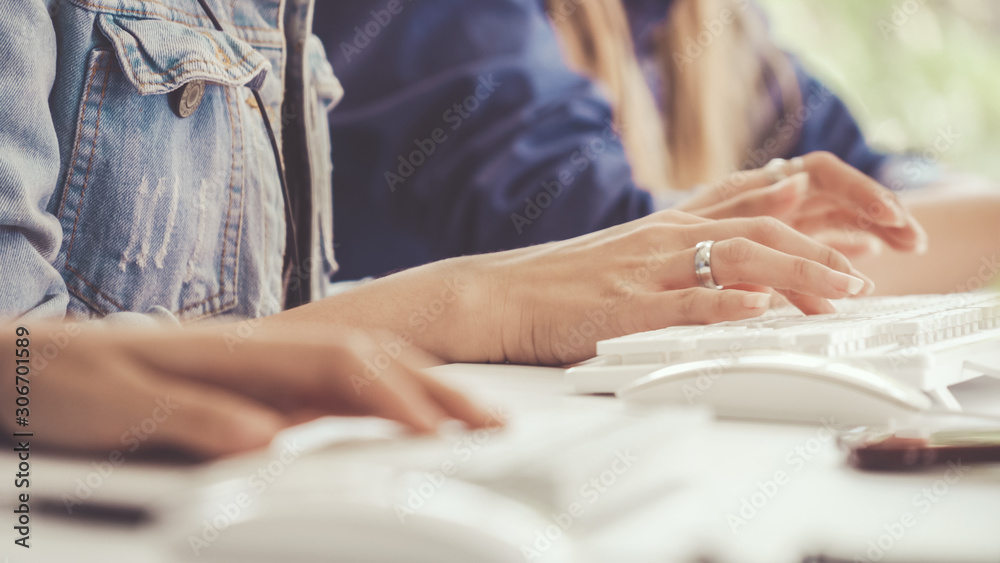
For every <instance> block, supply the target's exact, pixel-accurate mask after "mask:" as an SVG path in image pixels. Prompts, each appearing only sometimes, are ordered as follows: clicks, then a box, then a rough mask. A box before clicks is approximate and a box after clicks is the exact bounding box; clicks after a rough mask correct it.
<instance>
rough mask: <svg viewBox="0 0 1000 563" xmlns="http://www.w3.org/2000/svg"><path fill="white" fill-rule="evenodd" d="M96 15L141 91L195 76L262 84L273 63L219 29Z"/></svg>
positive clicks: (168, 87) (167, 87) (161, 90)
mask: <svg viewBox="0 0 1000 563" xmlns="http://www.w3.org/2000/svg"><path fill="white" fill-rule="evenodd" d="M97 21H98V26H99V27H100V29H101V32H102V33H104V35H105V36H107V38H108V39H109V40H110V41H111V43H112V44H113V45H114V50H115V54H116V56H117V57H118V62H119V64H121V67H122V70H123V71H124V72H125V76H126V77H128V80H129V82H131V83H132V84H133V85H134V86H135V88H136V90H138V92H139V93H140V94H142V95H147V94H164V93H167V92H170V91H172V90H176V89H177V88H178V87H180V86H182V85H183V84H185V83H187V82H190V81H192V80H206V81H209V82H215V83H219V84H225V85H228V86H249V87H251V88H253V89H258V88H259V87H260V86H261V85H262V84H263V82H264V79H265V77H266V75H267V71H268V70H269V69H270V67H271V65H270V63H269V62H268V61H267V59H266V58H265V57H264V55H262V54H260V53H259V52H258V51H257V50H255V49H254V48H253V47H252V46H250V44H248V43H246V42H245V41H242V40H241V39H239V38H237V37H233V36H232V35H230V34H228V33H224V32H221V31H215V30H211V29H204V28H192V27H188V26H186V25H182V24H179V23H174V22H169V21H165V20H156V19H131V18H124V17H120V16H114V15H109V14H103V15H101V16H98V19H97Z"/></svg>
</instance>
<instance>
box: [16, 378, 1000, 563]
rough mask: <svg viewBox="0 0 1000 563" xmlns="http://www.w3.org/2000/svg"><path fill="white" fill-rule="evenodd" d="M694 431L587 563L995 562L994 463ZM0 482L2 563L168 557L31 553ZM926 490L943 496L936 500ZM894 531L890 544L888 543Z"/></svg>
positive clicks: (149, 540)
mask: <svg viewBox="0 0 1000 563" xmlns="http://www.w3.org/2000/svg"><path fill="white" fill-rule="evenodd" d="M437 373H438V374H439V375H440V376H442V377H443V378H444V379H446V380H447V381H449V382H451V383H452V384H454V385H457V386H459V387H462V388H464V389H467V390H468V391H469V392H471V393H472V394H473V395H475V396H476V397H478V398H480V399H481V400H482V401H483V402H485V403H487V404H503V405H508V406H509V410H510V412H512V413H514V415H515V416H516V414H517V413H518V412H528V411H536V410H538V409H544V408H545V405H546V404H550V403H551V402H552V401H559V402H574V403H580V404H581V405H582V406H584V407H585V406H586V405H587V404H588V402H590V403H592V402H595V401H614V400H615V399H612V398H604V397H573V396H570V395H569V389H568V387H567V386H566V385H565V384H564V383H563V381H562V371H561V370H553V369H544V368H525V367H513V366H445V367H442V368H439V369H438V370H437ZM965 385H966V387H965V388H964V389H962V390H960V392H959V393H956V394H957V395H958V396H959V398H960V400H964V401H967V402H969V403H973V402H974V403H977V405H979V406H980V408H986V407H989V406H990V405H1000V382H995V381H986V380H983V381H978V382H971V383H970V384H965ZM993 412H1000V408H994V409H993ZM704 436H705V439H704V440H700V441H698V442H697V443H694V444H689V445H688V446H686V447H685V448H683V449H679V450H678V451H677V452H676V456H673V458H672V460H671V462H670V465H671V467H666V466H665V467H664V471H665V472H671V471H675V470H676V469H677V468H678V467H682V468H684V469H685V474H687V475H695V476H696V478H693V479H687V480H686V482H685V484H684V486H683V487H678V488H675V489H674V490H671V491H668V492H661V493H660V494H659V495H651V498H649V499H648V501H647V502H646V503H645V504H644V505H643V506H641V507H637V508H636V509H635V510H632V511H631V512H630V513H628V514H624V515H618V516H616V517H614V518H611V519H609V520H608V522H607V523H605V524H604V525H602V526H601V527H599V528H590V529H587V530H585V531H586V533H583V532H579V533H576V534H575V536H576V537H574V541H575V542H576V543H577V545H578V546H580V547H582V548H583V549H581V553H583V554H585V555H586V561H629V562H642V561H659V562H664V561H694V560H697V558H698V557H699V556H704V557H712V558H715V559H716V560H719V561H747V562H755V561H762V562H763V561H767V562H771V563H775V562H782V561H788V562H797V561H801V560H802V558H803V555H810V554H820V553H826V554H827V555H833V556H836V557H837V558H838V559H843V560H844V561H856V560H857V561H869V560H875V559H874V558H873V559H869V558H868V557H869V555H867V554H866V553H867V552H868V550H869V549H870V548H871V547H872V545H877V543H878V542H879V541H880V540H881V542H882V544H883V547H885V546H889V547H888V549H886V550H884V551H883V554H882V556H881V559H880V560H881V561H907V562H917V561H920V562H923V561H926V562H930V561H942V562H943V561H949V562H963V561H969V562H972V561H997V560H1000V467H976V468H971V469H970V470H969V471H968V472H967V473H965V474H964V475H963V476H962V477H961V478H960V479H959V480H958V481H957V482H956V483H954V484H951V485H948V486H947V490H943V489H942V485H941V483H943V481H941V483H938V481H939V480H941V479H943V477H944V476H945V475H944V471H943V470H940V469H935V470H932V471H929V472H925V473H917V474H905V475H900V474H871V473H861V472H858V471H855V470H852V469H851V468H849V467H847V466H846V465H845V463H844V456H843V454H842V453H841V452H840V451H838V450H837V448H836V445H835V443H834V442H835V441H834V440H829V439H826V438H825V434H824V433H821V432H820V431H819V429H818V428H815V427H805V426H785V425H766V424H754V423H740V422H721V421H720V422H711V423H708V425H707V427H706V428H705V429H704ZM810 447H811V448H813V451H817V453H816V454H815V455H814V456H810V459H809V460H804V459H803V457H800V455H799V454H797V453H795V452H796V448H810ZM817 448H818V449H817ZM806 453H808V450H807V451H806ZM789 456H792V457H791V458H790V457H789ZM799 460H801V461H802V462H801V463H800V461H799ZM12 462H13V459H12V458H11V456H10V454H9V453H7V452H5V453H3V454H2V455H0V467H4V468H10V467H13V465H12ZM258 463H259V459H258ZM242 467H244V466H242V465H241V464H240V463H238V462H235V463H228V464H227V463H221V464H218V465H216V466H214V467H210V468H207V471H209V472H212V474H214V475H217V476H218V477H219V478H224V477H226V476H227V475H226V473H227V472H232V473H233V475H232V477H239V476H241V475H242V473H241V471H242V469H241V468H242ZM5 471H6V470H5ZM91 471H93V468H92V467H91V465H90V462H89V460H79V459H73V460H66V459H60V458H54V457H44V456H41V455H37V454H36V455H34V456H33V457H32V472H33V482H32V487H33V490H35V491H38V490H42V491H47V492H48V493H49V494H50V495H54V496H56V497H57V498H58V496H59V495H60V494H61V491H67V492H72V491H73V490H75V488H76V483H75V480H76V479H77V478H79V477H81V476H84V475H86V474H89V473H90V472H91ZM777 471H783V472H785V473H786V474H787V475H788V480H787V483H785V484H784V485H783V486H780V487H778V488H777V490H776V492H775V493H774V494H773V497H772V498H770V499H768V500H767V502H766V504H764V505H763V506H762V508H760V509H758V510H757V513H756V514H755V515H753V516H752V517H751V518H750V519H749V520H748V521H747V523H746V524H745V525H742V526H740V527H739V530H738V531H737V532H734V531H733V530H732V528H731V522H730V519H729V518H728V516H729V515H731V514H734V515H738V514H739V511H740V509H741V506H742V504H741V503H742V500H743V499H749V498H750V497H751V495H753V494H754V493H755V492H756V491H757V490H758V487H759V484H760V483H762V482H766V481H768V480H771V479H773V478H774V475H775V472H777ZM205 472H206V468H193V469H177V468H167V467H151V466H146V465H142V464H140V463H136V462H133V463H126V464H125V465H122V466H121V467H119V468H117V469H116V470H115V473H114V474H113V475H111V476H110V477H108V478H107V480H106V482H105V483H104V484H102V486H101V487H100V488H99V489H98V491H97V493H95V498H97V497H99V496H101V495H106V496H111V497H115V496H118V497H119V498H120V497H122V496H124V497H125V498H134V499H136V501H137V502H143V500H153V501H155V500H157V499H162V498H163V497H169V496H171V495H180V494H183V493H184V492H185V491H186V490H187V489H190V488H192V486H193V485H192V484H193V483H195V482H197V481H198V480H197V479H196V478H195V475H202V476H203V475H204V474H205ZM8 481H10V480H9V479H7V478H6V477H4V479H3V482H4V485H3V487H2V489H0V492H2V495H3V496H2V498H0V504H3V505H4V508H3V514H5V515H6V516H3V517H0V524H2V525H0V529H2V530H3V531H2V532H0V541H2V542H3V543H2V544H0V545H2V546H3V547H2V548H0V562H2V563H20V562H31V563H35V562H50V561H51V562H64V561H66V562H68V561H73V562H78V563H86V562H91V561H93V562H101V563H116V562H122V563H126V562H127V563H134V562H144V563H175V562H176V561H177V559H175V558H171V556H170V555H169V552H168V551H167V550H165V549H164V548H163V546H164V545H165V543H166V542H167V541H168V538H165V537H164V535H165V534H164V531H163V530H162V529H161V528H160V527H157V526H156V525H151V526H145V527H138V528H115V527H109V526H105V525H99V524H93V523H85V522H84V523H81V522H77V521H73V520H66V519H62V518H54V517H50V516H45V515H34V516H33V518H32V543H33V545H34V547H33V548H32V549H31V550H30V552H28V551H26V550H22V549H21V548H15V547H13V543H12V529H11V525H10V522H11V512H10V508H8V507H7V506H6V505H8V504H9V503H10V500H11V499H12V498H13V497H14V492H13V488H12V486H11V485H12V483H9V482H8ZM936 483H937V487H938V492H939V493H941V494H940V495H938V494H936V493H934V492H933V487H934V486H935V484H936ZM925 490H930V496H921V495H924V491H925ZM757 500H758V501H760V497H759V496H758V497H757ZM906 514H910V515H911V516H912V521H910V520H906V522H910V523H911V526H910V527H908V528H905V530H904V531H903V533H902V534H898V532H899V529H900V527H899V526H898V525H895V524H896V523H898V522H900V521H901V519H903V518H905V515H906ZM892 530H895V531H896V532H897V535H900V536H901V537H899V538H898V539H895V538H891V537H890V536H887V535H886V534H888V533H889V532H891V531H892ZM571 535H572V532H571ZM890 538H891V539H890ZM873 553H874V554H875V555H878V553H877V552H873ZM4 556H6V557H7V559H3V557H4ZM855 557H857V559H855Z"/></svg>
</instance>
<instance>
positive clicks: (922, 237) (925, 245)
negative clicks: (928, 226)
mask: <svg viewBox="0 0 1000 563" xmlns="http://www.w3.org/2000/svg"><path fill="white" fill-rule="evenodd" d="M916 229H917V244H916V249H915V250H914V252H916V253H917V255H918V256H923V255H924V254H927V251H928V250H929V248H930V239H929V238H928V237H927V231H925V230H924V228H923V227H921V226H920V225H919V224H918V225H917V227H916Z"/></svg>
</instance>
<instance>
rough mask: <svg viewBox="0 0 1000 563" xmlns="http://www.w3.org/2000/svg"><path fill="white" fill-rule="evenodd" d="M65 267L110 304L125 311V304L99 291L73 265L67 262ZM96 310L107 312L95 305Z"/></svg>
mask: <svg viewBox="0 0 1000 563" xmlns="http://www.w3.org/2000/svg"><path fill="white" fill-rule="evenodd" d="M66 269H67V270H69V271H70V272H73V275H75V276H76V277H77V279H78V280H80V281H82V282H83V283H85V284H86V285H87V287H89V288H90V289H93V290H94V293H96V294H98V295H100V296H101V297H103V298H105V299H107V300H108V302H109V303H111V304H112V305H114V306H115V307H118V310H119V311H125V310H126V309H125V306H123V305H122V304H121V303H118V301H116V300H115V299H112V298H111V296H110V295H107V294H106V293H104V292H103V291H101V290H100V289H98V288H97V286H95V285H94V284H92V283H90V282H89V281H87V279H86V278H84V277H83V275H82V274H81V273H80V272H78V271H76V268H74V267H73V266H70V265H69V264H66ZM67 287H69V286H68V285H67ZM97 310H98V311H100V312H102V313H104V314H107V313H106V312H104V310H103V309H102V308H100V307H97Z"/></svg>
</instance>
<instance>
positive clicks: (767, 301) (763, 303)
mask: <svg viewBox="0 0 1000 563" xmlns="http://www.w3.org/2000/svg"><path fill="white" fill-rule="evenodd" d="M770 305H771V296H770V295H768V294H767V293H747V294H746V295H744V296H743V306H744V307H746V308H747V309H765V308H767V307H768V306H770Z"/></svg>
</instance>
